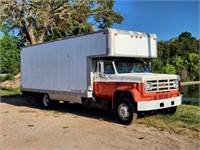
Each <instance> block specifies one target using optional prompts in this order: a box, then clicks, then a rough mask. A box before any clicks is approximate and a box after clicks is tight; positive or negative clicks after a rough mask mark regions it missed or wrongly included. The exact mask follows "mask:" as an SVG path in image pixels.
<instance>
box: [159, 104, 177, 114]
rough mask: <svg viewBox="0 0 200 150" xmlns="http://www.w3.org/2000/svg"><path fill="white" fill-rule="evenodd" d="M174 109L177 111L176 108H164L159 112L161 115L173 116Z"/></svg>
mask: <svg viewBox="0 0 200 150" xmlns="http://www.w3.org/2000/svg"><path fill="white" fill-rule="evenodd" d="M176 109H177V106H175V107H170V108H165V109H162V110H160V113H161V114H163V115H174V114H175V113H176Z"/></svg>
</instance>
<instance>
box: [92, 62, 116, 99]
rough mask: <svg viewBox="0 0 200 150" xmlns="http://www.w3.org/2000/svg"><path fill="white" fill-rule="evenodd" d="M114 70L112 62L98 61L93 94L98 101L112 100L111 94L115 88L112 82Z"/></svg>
mask: <svg viewBox="0 0 200 150" xmlns="http://www.w3.org/2000/svg"><path fill="white" fill-rule="evenodd" d="M114 74H115V70H114V67H113V63H112V61H98V62H97V67H96V72H95V77H94V84H93V92H94V96H95V97H96V98H100V99H112V95H113V92H114V90H115V87H116V83H115V82H114V80H113V75H114Z"/></svg>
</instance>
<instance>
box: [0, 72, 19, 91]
mask: <svg viewBox="0 0 200 150" xmlns="http://www.w3.org/2000/svg"><path fill="white" fill-rule="evenodd" d="M20 83H21V78H20V73H19V74H17V75H16V76H14V77H13V79H12V80H7V81H5V82H2V83H0V87H1V88H13V89H15V88H18V87H20Z"/></svg>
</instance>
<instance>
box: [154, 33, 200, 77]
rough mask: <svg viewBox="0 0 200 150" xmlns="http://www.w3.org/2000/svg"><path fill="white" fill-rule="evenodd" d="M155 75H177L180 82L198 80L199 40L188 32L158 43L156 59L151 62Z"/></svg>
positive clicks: (199, 68)
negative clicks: (179, 77)
mask: <svg viewBox="0 0 200 150" xmlns="http://www.w3.org/2000/svg"><path fill="white" fill-rule="evenodd" d="M152 70H153V71H154V72H157V73H169V74H179V75H180V76H181V80H182V81H193V80H199V70H200V67H199V40H197V39H196V38H195V37H193V36H192V34H191V33H189V32H183V33H181V35H180V36H179V37H178V38H172V39H171V40H169V41H159V42H158V58H157V59H154V60H153V61H152Z"/></svg>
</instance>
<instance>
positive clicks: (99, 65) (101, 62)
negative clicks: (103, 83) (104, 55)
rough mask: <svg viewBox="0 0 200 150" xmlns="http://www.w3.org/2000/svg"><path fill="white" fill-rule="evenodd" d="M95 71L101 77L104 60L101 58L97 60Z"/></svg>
mask: <svg viewBox="0 0 200 150" xmlns="http://www.w3.org/2000/svg"><path fill="white" fill-rule="evenodd" d="M97 72H98V74H99V75H100V76H101V77H102V76H103V75H104V62H103V61H101V60H100V61H98V62H97Z"/></svg>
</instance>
